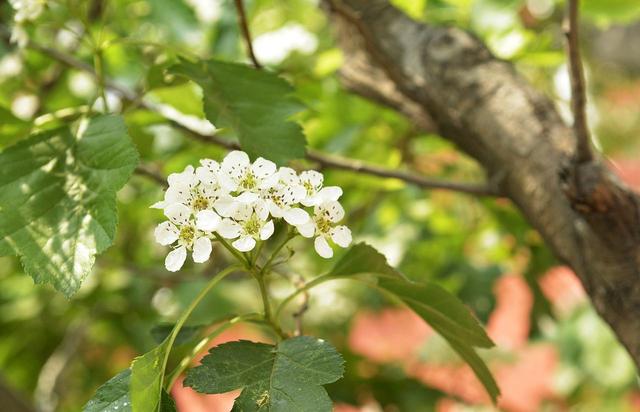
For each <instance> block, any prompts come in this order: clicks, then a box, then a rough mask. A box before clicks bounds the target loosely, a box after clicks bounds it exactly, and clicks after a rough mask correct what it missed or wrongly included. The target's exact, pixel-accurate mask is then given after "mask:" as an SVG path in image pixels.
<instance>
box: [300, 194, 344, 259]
mask: <svg viewBox="0 0 640 412" xmlns="http://www.w3.org/2000/svg"><path fill="white" fill-rule="evenodd" d="M343 217H344V209H343V208H342V205H340V203H338V202H337V201H328V202H323V203H321V204H319V205H316V206H315V207H314V210H313V218H312V220H310V221H309V222H307V223H305V224H303V225H300V226H298V227H297V228H298V232H300V234H301V235H302V236H304V237H307V238H311V237H314V236H315V240H314V242H313V246H314V248H315V250H316V252H318V255H320V256H321V257H323V258H325V259H329V258H331V257H333V249H332V248H331V246H330V245H329V242H328V241H329V240H332V241H333V243H335V244H336V245H338V246H340V247H343V248H346V247H347V246H349V244H350V243H351V240H352V239H351V230H349V228H348V227H346V226H344V225H336V223H338V222H339V221H341V220H342V218H343Z"/></svg>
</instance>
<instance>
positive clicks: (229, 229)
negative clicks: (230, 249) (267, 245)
mask: <svg viewBox="0 0 640 412" xmlns="http://www.w3.org/2000/svg"><path fill="white" fill-rule="evenodd" d="M241 229H242V227H241V226H240V225H239V224H237V223H236V222H234V221H233V220H231V219H222V222H220V224H219V225H218V229H217V232H218V233H219V234H220V236H222V237H223V238H225V239H235V238H237V237H238V236H240V230H241Z"/></svg>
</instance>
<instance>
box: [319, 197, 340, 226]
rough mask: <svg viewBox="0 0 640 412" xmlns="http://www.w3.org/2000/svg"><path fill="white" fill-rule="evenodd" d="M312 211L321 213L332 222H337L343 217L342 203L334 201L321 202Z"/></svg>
mask: <svg viewBox="0 0 640 412" xmlns="http://www.w3.org/2000/svg"><path fill="white" fill-rule="evenodd" d="M314 213H315V214H316V215H318V214H322V215H323V216H325V217H326V218H328V219H329V221H330V222H332V223H336V222H339V221H341V220H342V218H343V217H344V209H343V208H342V205H341V204H340V203H338V202H336V201H330V202H324V203H321V204H320V205H318V206H316V207H315V210H314Z"/></svg>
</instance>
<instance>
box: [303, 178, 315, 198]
mask: <svg viewBox="0 0 640 412" xmlns="http://www.w3.org/2000/svg"><path fill="white" fill-rule="evenodd" d="M302 186H303V187H304V188H305V190H306V191H307V196H311V195H313V194H314V193H315V191H316V188H315V187H314V186H313V185H312V184H311V182H310V181H308V180H305V181H304V182H302Z"/></svg>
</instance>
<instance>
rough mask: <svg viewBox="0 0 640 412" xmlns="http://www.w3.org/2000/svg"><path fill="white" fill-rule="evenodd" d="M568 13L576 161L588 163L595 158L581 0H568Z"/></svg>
mask: <svg viewBox="0 0 640 412" xmlns="http://www.w3.org/2000/svg"><path fill="white" fill-rule="evenodd" d="M568 1H569V5H568V9H569V10H568V15H567V17H566V19H565V22H564V27H565V28H564V30H565V36H566V37H567V53H568V57H569V72H570V75H571V108H572V111H573V131H574V134H575V137H576V162H577V163H578V164H581V163H587V162H590V161H592V160H593V151H592V149H591V138H590V135H589V126H588V125H587V115H586V109H585V107H586V90H585V78H584V69H583V67H582V58H581V57H580V44H579V33H578V5H579V3H580V1H579V0H568Z"/></svg>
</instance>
